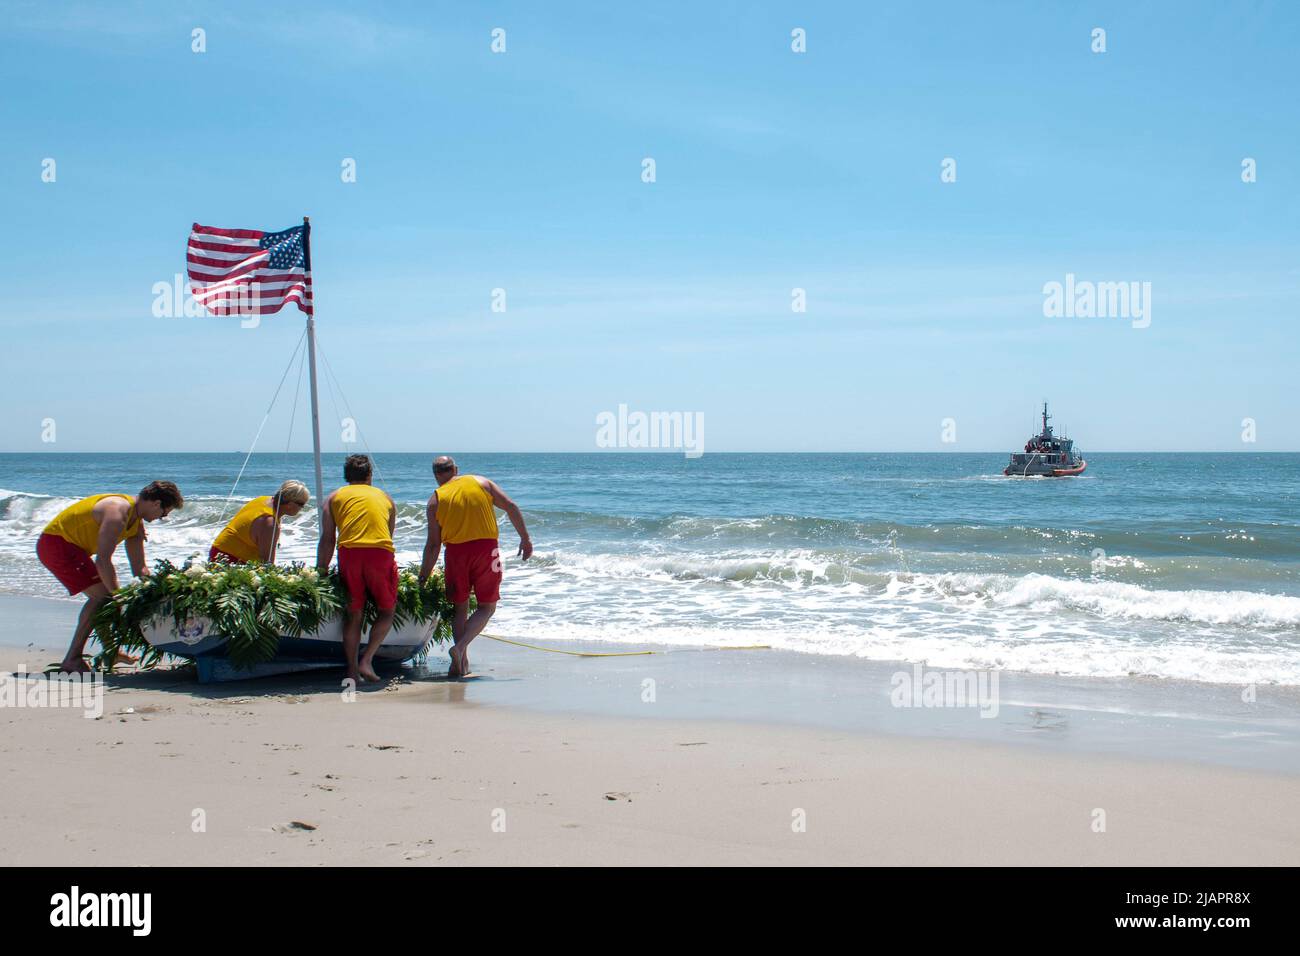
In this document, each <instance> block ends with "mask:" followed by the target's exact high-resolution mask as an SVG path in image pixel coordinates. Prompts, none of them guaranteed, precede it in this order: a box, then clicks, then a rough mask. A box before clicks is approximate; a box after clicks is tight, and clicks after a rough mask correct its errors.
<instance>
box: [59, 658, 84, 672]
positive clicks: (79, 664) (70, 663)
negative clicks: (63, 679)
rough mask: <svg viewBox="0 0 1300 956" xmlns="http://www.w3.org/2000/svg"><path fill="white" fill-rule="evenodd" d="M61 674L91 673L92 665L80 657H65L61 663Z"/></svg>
mask: <svg viewBox="0 0 1300 956" xmlns="http://www.w3.org/2000/svg"><path fill="white" fill-rule="evenodd" d="M59 673H60V674H89V673H90V667H89V666H88V665H87V664H86V662H85V661H84V660H83V659H82V658H80V657H78V658H75V659H73V660H68V659H67V658H64V660H63V663H61V664H60V665H59Z"/></svg>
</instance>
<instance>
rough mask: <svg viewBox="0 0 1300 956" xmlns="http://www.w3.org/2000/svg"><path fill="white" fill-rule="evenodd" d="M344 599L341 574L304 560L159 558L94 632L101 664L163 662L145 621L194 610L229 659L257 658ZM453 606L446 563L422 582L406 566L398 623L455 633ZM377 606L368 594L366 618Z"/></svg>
mask: <svg viewBox="0 0 1300 956" xmlns="http://www.w3.org/2000/svg"><path fill="white" fill-rule="evenodd" d="M346 600H347V595H346V593H345V591H344V589H343V586H342V584H341V583H340V582H339V579H338V575H337V574H334V573H330V574H327V575H324V576H321V575H319V574H318V573H317V572H316V570H315V569H314V568H307V567H304V566H302V565H299V564H294V565H288V566H281V565H264V564H248V565H236V566H233V567H229V566H225V565H205V564H202V563H187V564H186V565H184V566H177V565H175V564H173V563H171V562H170V561H158V562H156V563H155V564H154V570H153V574H152V575H151V576H150V577H147V578H144V579H141V580H139V581H135V582H133V583H131V584H128V585H127V586H126V587H123V588H121V589H119V590H118V591H117V592H115V593H114V595H113V598H112V600H110V601H108V602H106V603H105V604H104V606H103V607H102V608H101V609H100V611H99V612H98V614H97V615H96V617H95V635H96V637H98V639H99V641H100V643H101V644H102V645H103V648H104V650H103V653H102V654H100V655H99V657H97V658H96V666H97V667H101V668H103V669H104V670H112V666H113V661H114V660H115V659H116V657H117V652H118V651H119V650H125V651H129V652H133V653H136V654H140V655H142V663H144V664H145V665H146V666H152V665H153V664H156V663H158V662H159V661H160V660H161V658H162V654H161V653H160V652H159V651H158V650H157V649H156V648H154V647H152V646H151V645H150V644H149V643H148V642H146V641H145V639H144V627H145V626H146V625H147V624H150V623H151V622H154V621H159V620H162V619H166V618H169V617H170V618H171V619H172V620H173V621H174V623H175V624H176V626H177V627H180V626H181V625H183V624H184V623H185V622H186V621H188V620H190V619H192V618H207V619H209V620H211V621H212V623H213V626H214V629H215V631H216V633H218V634H223V635H225V636H226V637H227V638H229V642H228V645H227V646H228V650H227V654H228V656H229V658H230V660H231V662H232V663H234V664H236V665H237V666H241V667H247V666H251V665H253V664H256V663H260V662H262V661H268V660H271V659H272V658H274V657H275V655H276V653H277V651H278V650H279V642H280V638H281V637H299V636H301V635H302V634H303V633H311V632H312V631H315V630H318V629H319V628H320V627H322V626H323V625H325V624H327V623H328V622H329V621H331V620H333V619H334V618H336V617H337V616H338V615H339V614H340V613H341V611H342V609H343V607H344V605H345V603H346ZM452 610H453V609H452V605H451V602H450V601H448V600H447V596H446V591H445V589H444V587H443V580H442V573H441V572H440V571H435V572H434V573H433V575H432V576H431V577H430V578H429V580H428V581H427V582H426V583H425V584H424V586H423V587H422V586H421V585H420V583H419V568H418V566H416V565H413V564H412V565H408V566H407V567H405V568H403V569H402V571H401V573H400V574H399V577H398V587H397V607H396V609H395V613H394V616H393V617H394V625H395V626H397V627H402V626H406V625H410V624H417V625H424V624H429V623H431V622H436V626H435V628H434V632H433V635H432V637H431V640H432V641H433V642H436V643H441V642H443V641H447V640H450V638H451V615H452ZM377 613H378V612H377V610H376V608H375V607H374V605H373V603H372V602H367V604H366V608H365V611H364V620H365V623H366V625H367V626H368V625H369V624H371V623H373V621H374V619H375V616H376V614H377Z"/></svg>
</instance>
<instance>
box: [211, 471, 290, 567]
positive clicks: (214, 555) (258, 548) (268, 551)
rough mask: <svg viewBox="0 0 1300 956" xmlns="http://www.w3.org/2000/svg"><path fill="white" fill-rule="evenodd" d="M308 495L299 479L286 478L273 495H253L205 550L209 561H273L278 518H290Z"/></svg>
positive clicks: (237, 562)
mask: <svg viewBox="0 0 1300 956" xmlns="http://www.w3.org/2000/svg"><path fill="white" fill-rule="evenodd" d="M310 500H311V494H310V493H309V492H308V491H307V486H306V485H304V484H303V483H302V482H301V481H293V480H292V479H291V480H289V481H286V482H285V483H284V484H282V485H281V486H280V490H279V491H277V492H276V493H275V494H273V495H263V496H262V497H260V498H254V499H253V500H252V501H250V502H249V503H248V504H246V505H244V507H242V508H240V509H239V511H238V512H236V514H235V516H234V517H233V518H231V519H230V521H229V522H227V524H226V526H225V527H224V528H222V529H221V533H220V534H219V535H217V539H216V540H215V541H213V542H212V547H211V548H210V549H209V550H208V560H209V561H225V562H226V563H227V564H246V563H247V562H249V561H261V562H263V563H264V564H274V563H275V548H276V545H277V544H278V543H279V541H280V520H281V519H282V518H285V517H289V518H292V517H293V516H294V515H296V514H298V512H300V511H302V509H303V508H305V507H306V506H307V502H308V501H310Z"/></svg>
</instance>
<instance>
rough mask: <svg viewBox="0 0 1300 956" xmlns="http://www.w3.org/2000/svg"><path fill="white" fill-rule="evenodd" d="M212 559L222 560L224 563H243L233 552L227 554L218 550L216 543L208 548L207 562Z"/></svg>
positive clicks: (210, 561)
mask: <svg viewBox="0 0 1300 956" xmlns="http://www.w3.org/2000/svg"><path fill="white" fill-rule="evenodd" d="M214 561H224V562H225V563H226V564H243V563H244V562H243V560H242V559H240V558H237V557H235V556H234V555H233V554H227V553H226V552H224V551H218V550H217V547H216V545H213V546H212V547H211V548H209V549H208V564H211V563H212V562H214Z"/></svg>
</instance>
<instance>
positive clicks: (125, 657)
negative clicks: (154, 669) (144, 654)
mask: <svg viewBox="0 0 1300 956" xmlns="http://www.w3.org/2000/svg"><path fill="white" fill-rule="evenodd" d="M113 663H114V664H138V663H140V658H138V657H132V656H131V655H130V654H128V653H127V652H126V651H118V652H117V657H116V658H115V659H114V661H113Z"/></svg>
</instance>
